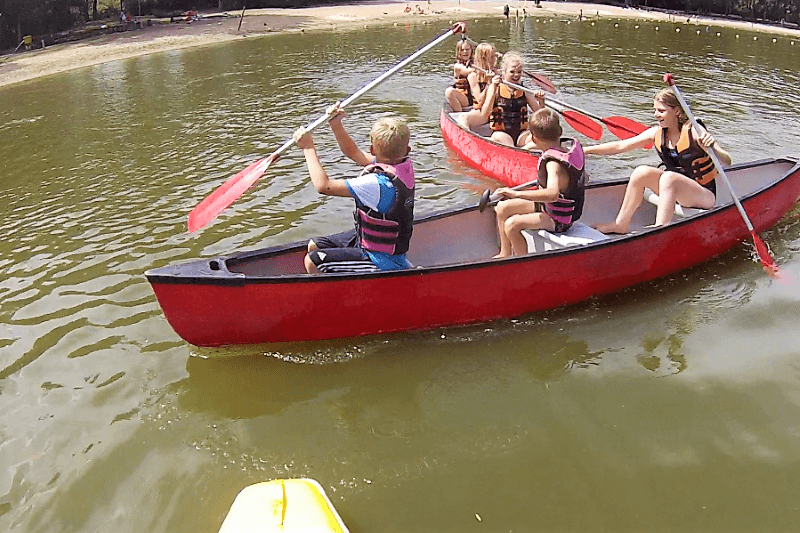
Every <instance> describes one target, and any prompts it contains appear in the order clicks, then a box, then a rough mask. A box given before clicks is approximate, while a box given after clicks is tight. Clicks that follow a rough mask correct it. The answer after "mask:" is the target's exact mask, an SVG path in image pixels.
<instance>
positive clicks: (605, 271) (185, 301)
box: [147, 160, 800, 346]
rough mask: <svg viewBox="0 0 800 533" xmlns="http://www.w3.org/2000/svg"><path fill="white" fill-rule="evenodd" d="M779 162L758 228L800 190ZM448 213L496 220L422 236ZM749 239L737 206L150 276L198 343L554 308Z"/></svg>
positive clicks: (278, 252) (754, 209)
mask: <svg viewBox="0 0 800 533" xmlns="http://www.w3.org/2000/svg"><path fill="white" fill-rule="evenodd" d="M764 164H765V163H762V162H756V163H752V164H749V165H751V166H750V167H748V166H747V165H744V166H742V167H741V170H740V173H741V174H742V180H743V181H744V180H746V179H747V178H748V177H749V176H753V179H756V178H757V176H758V172H759V171H760V168H761V167H760V166H759V165H764ZM780 164H781V165H782V166H781V167H780V169H778V171H777V172H778V174H779V176H778V178H776V180H775V183H772V184H770V185H769V186H767V187H762V186H761V185H755V187H756V188H757V190H754V191H753V192H752V193H750V194H749V195H748V196H747V197H746V198H744V197H743V198H744V200H743V205H744V207H745V209H746V210H747V212H748V214H749V215H750V218H751V220H752V222H753V225H754V227H755V228H756V230H757V231H763V230H764V229H767V228H769V227H771V226H772V225H774V224H775V223H776V222H777V221H778V220H779V219H780V218H781V216H783V215H784V214H785V213H786V212H788V211H789V210H790V209H792V208H793V207H794V206H795V203H796V201H797V198H798V196H800V167H799V166H798V165H797V164H796V162H795V161H793V160H782V162H780ZM773 172H775V171H773ZM730 174H731V175H732V176H733V175H736V174H737V171H736V170H731V172H730ZM605 187H608V188H611V187H615V188H618V187H622V188H623V189H624V183H622V184H619V183H617V184H608V185H606V184H601V185H597V186H594V190H595V191H598V194H599V193H602V192H603V190H604V188H605ZM758 188H760V189H758ZM598 203H599V200H598ZM587 205H591V204H589V203H588V202H587ZM616 205H617V206H618V205H619V204H616ZM479 217H480V218H479ZM487 217H488V219H487ZM449 219H453V220H459V221H460V222H459V224H460V225H461V226H462V227H466V228H468V229H467V230H466V231H474V232H475V236H476V237H475V242H476V243H477V242H478V241H479V240H480V239H479V238H478V237H477V236H478V235H479V234H488V233H489V232H490V231H491V228H492V227H493V226H492V225H493V224H494V221H493V215H492V214H491V213H483V214H482V215H479V214H478V213H477V211H476V209H475V208H466V209H461V210H455V211H452V212H448V213H444V214H439V215H435V216H432V217H428V218H426V219H423V220H421V221H419V224H418V226H415V239H417V237H418V235H417V233H418V232H417V229H416V228H417V227H419V228H420V233H421V235H423V236H424V235H425V227H426V225H430V226H431V227H434V226H435V224H436V223H444V222H446V221H447V220H449ZM473 220H474V221H477V222H470V221H473ZM587 223H590V221H587ZM432 233H440V232H439V231H436V232H432ZM749 237H750V235H749V232H748V231H747V229H746V227H745V225H744V224H743V222H742V219H741V217H740V215H739V213H738V211H737V210H736V208H735V206H733V205H732V204H731V205H725V206H720V207H718V208H715V209H713V210H711V211H708V212H706V213H704V214H702V215H699V216H695V217H691V218H687V219H685V220H681V221H676V222H675V223H673V224H671V225H669V226H666V227H663V228H655V229H647V230H644V231H641V232H637V233H635V234H633V235H630V236H625V237H620V238H614V239H610V240H608V241H604V242H602V243H595V244H591V245H586V246H579V247H574V248H567V249H563V250H555V251H550V252H544V253H540V254H535V255H526V256H519V257H513V258H509V259H505V260H491V259H488V258H489V257H491V253H490V252H488V251H487V252H483V251H481V253H482V254H484V255H482V256H481V257H483V258H486V259H480V260H472V261H464V262H459V263H455V264H435V265H433V266H424V267H418V268H414V269H409V270H404V271H398V272H381V273H376V274H360V275H323V276H308V275H303V274H300V273H284V274H282V275H263V276H251V275H244V274H241V273H239V274H236V273H233V274H232V273H231V272H229V271H228V270H227V268H225V267H220V265H221V264H223V265H224V264H225V263H230V264H232V265H233V264H236V263H237V261H241V262H242V263H244V262H245V259H246V258H245V259H242V258H238V259H237V258H236V257H237V256H231V258H234V259H233V260H232V259H231V258H215V259H213V260H211V261H199V262H195V263H190V264H189V267H190V268H188V269H187V266H186V265H177V266H173V267H164V268H161V269H155V270H152V271H150V272H148V273H147V276H148V279H149V281H150V283H151V284H152V286H153V290H154V292H155V294H156V297H157V298H158V301H159V304H160V305H161V308H162V309H163V310H164V313H165V315H166V317H167V320H168V321H169V323H170V324H171V325H172V327H173V328H174V329H175V331H176V332H177V333H178V334H179V335H180V336H181V337H183V338H184V339H185V340H186V341H188V342H190V343H191V344H195V345H200V346H217V345H223V344H254V343H267V342H284V341H301V340H302V341H312V340H323V339H332V338H344V337H357V336H362V335H373V334H378V333H388V332H398V331H409V330H419V329H428V328H434V327H438V326H452V325H458V324H469V323H475V322H482V321H489V320H493V319H499V318H508V317H516V316H520V315H523V314H526V313H530V312H535V311H541V310H546V309H552V308H555V307H559V306H563V305H567V304H572V303H577V302H581V301H584V300H586V299H588V298H591V297H592V296H597V295H602V294H607V293H611V292H615V291H618V290H620V289H623V288H626V287H629V286H632V285H635V284H638V283H642V282H646V281H650V280H653V279H656V278H659V277H662V276H665V275H668V274H671V273H673V272H677V271H679V270H682V269H686V268H688V267H691V266H693V265H696V264H698V263H701V262H703V261H706V260H708V259H710V258H712V257H715V256H717V255H719V254H722V253H724V252H726V251H727V250H729V249H730V248H731V247H733V246H735V245H736V244H737V243H739V242H741V241H743V240H747V239H749ZM487 238H488V237H487ZM491 238H492V239H494V238H496V235H494V234H492V235H491ZM422 239H423V240H424V237H423V238H422ZM476 246H478V244H476ZM456 247H457V245H454V248H456ZM487 250H488V249H487ZM495 250H496V248H495ZM259 254H260V256H263V258H264V259H263V260H264V261H275V259H270V257H281V258H283V259H281V260H282V261H284V262H297V264H298V268H299V265H300V264H301V258H302V255H303V248H302V244H301V243H297V244H295V245H289V246H286V247H282V248H276V249H272V250H264V251H256V252H250V253H249V254H245V255H246V256H247V257H255V256H259ZM243 257H244V256H243ZM287 258H290V259H287ZM415 264H417V265H419V264H420V263H418V262H416V261H415ZM209 265H212V266H213V265H216V267H215V268H216V269H214V268H209ZM232 270H233V269H232ZM385 302H391V303H392V305H391V310H389V311H386V312H382V311H381V310H382V309H384V307H385Z"/></svg>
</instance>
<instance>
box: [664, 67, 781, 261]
mask: <svg viewBox="0 0 800 533" xmlns="http://www.w3.org/2000/svg"><path fill="white" fill-rule="evenodd" d="M664 81H665V82H666V83H667V85H669V86H670V87H672V90H673V91H674V92H675V96H676V97H677V98H678V102H680V104H681V107H682V108H683V112H684V113H686V116H687V117H688V118H689V121H690V122H691V123H692V126H694V129H696V130H697V131H698V132H702V131H704V130H705V128H703V127H702V126H701V125H700V124H698V123H697V120H696V119H695V118H694V115H693V114H692V110H691V109H689V104H688V103H686V100H685V99H684V97H683V94H681V91H680V89H678V86H677V85H675V80H673V79H672V74H664ZM708 155H709V156H710V157H711V160H712V161H713V162H714V167H715V168H716V169H717V174H718V176H719V177H720V178H722V183H724V184H725V187H727V188H728V192H730V193H731V197H732V198H733V203H735V204H736V209H738V210H739V214H740V215H741V216H742V220H744V224H745V226H747V229H748V231H750V235H751V236H752V237H753V243H754V244H755V246H756V252H758V259H759V260H760V261H761V266H762V267H764V271H766V273H767V274H768V275H769V276H770V277H777V275H778V272H779V269H778V265H777V264H776V263H775V260H774V259H773V258H772V255H770V253H769V249H768V248H767V245H766V244H764V241H762V240H761V237H759V236H758V234H757V233H756V231H755V229H754V228H753V224H752V222H750V218H749V217H748V216H747V213H746V212H745V210H744V207H742V203H741V202H740V201H739V198H738V197H737V196H736V193H735V192H733V187H732V186H731V182H730V180H728V176H727V174H725V169H723V168H722V163H720V161H719V157H718V156H717V152H716V151H715V150H714V147H713V146H712V147H711V150H709V151H708Z"/></svg>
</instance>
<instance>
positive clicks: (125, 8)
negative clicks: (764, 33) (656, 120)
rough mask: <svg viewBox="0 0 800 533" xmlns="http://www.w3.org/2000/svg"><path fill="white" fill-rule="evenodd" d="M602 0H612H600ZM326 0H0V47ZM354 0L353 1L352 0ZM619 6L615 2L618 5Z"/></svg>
mask: <svg viewBox="0 0 800 533" xmlns="http://www.w3.org/2000/svg"><path fill="white" fill-rule="evenodd" d="M601 1H602V3H609V4H616V2H612V1H608V0H601ZM625 2H626V5H629V6H632V7H640V8H657V9H665V10H673V11H680V12H683V13H687V14H692V13H696V14H703V15H723V16H728V17H730V16H734V17H741V18H743V19H745V20H753V21H756V20H758V21H762V20H763V21H767V22H776V23H777V22H785V23H790V24H798V23H800V0H625ZM341 3H343V2H342V1H341V0H339V1H326V0H0V50H7V49H9V48H14V47H16V46H18V44H19V43H20V42H21V41H22V39H23V37H24V36H25V35H31V36H33V37H34V40H36V41H37V42H38V39H39V38H41V37H42V36H45V35H53V34H56V33H59V32H63V31H66V30H69V29H72V28H76V27H80V26H82V25H85V24H87V23H88V22H90V21H93V20H94V21H97V20H104V19H110V18H114V19H116V18H118V17H119V14H120V12H124V13H126V14H128V15H132V16H139V15H142V16H170V15H173V14H178V13H183V12H186V11H189V10H210V9H217V10H232V9H242V7H243V6H244V5H245V4H247V7H248V8H251V9H254V8H259V7H284V8H286V7H303V6H308V5H324V4H341ZM352 3H357V2H352ZM620 5H621V4H620Z"/></svg>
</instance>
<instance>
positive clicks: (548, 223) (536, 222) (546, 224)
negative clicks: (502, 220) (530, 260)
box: [505, 213, 556, 255]
mask: <svg viewBox="0 0 800 533" xmlns="http://www.w3.org/2000/svg"><path fill="white" fill-rule="evenodd" d="M555 227H556V225H555V223H554V222H553V219H552V218H550V216H548V215H547V213H528V214H524V215H514V216H511V217H509V218H508V219H507V220H506V228H505V229H506V235H508V239H509V240H510V241H511V248H512V249H513V250H514V254H515V255H525V254H527V253H528V241H526V240H525V237H524V236H523V235H522V230H524V229H546V230H548V231H553V230H554V229H555Z"/></svg>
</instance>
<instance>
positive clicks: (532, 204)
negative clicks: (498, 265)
mask: <svg viewBox="0 0 800 533" xmlns="http://www.w3.org/2000/svg"><path fill="white" fill-rule="evenodd" d="M529 129H530V133H531V143H530V146H526V148H535V149H537V150H541V151H542V155H541V157H540V158H539V168H538V183H537V186H536V188H535V189H532V190H531V189H529V190H522V191H518V190H514V189H511V188H508V187H503V188H500V189H497V190H496V191H495V194H497V195H500V196H502V197H503V199H502V200H501V201H500V202H499V203H498V204H497V206H495V212H496V213H497V230H498V233H499V234H500V253H498V254H497V255H496V256H494V257H495V258H501V257H509V256H511V254H512V253H514V254H516V255H524V254H526V253H528V245H527V242H526V240H525V237H524V236H523V235H522V230H524V229H544V230H547V231H552V232H554V233H563V232H565V231H567V230H568V229H569V228H570V226H572V224H573V223H574V222H576V221H577V220H578V219H579V218H580V217H581V214H582V213H583V202H584V191H585V188H586V168H585V164H584V156H583V148H582V147H581V143H580V142H579V141H578V140H577V139H573V138H567V137H561V133H562V130H561V123H560V122H559V120H558V115H557V114H556V113H555V112H554V111H551V110H549V109H539V110H538V111H536V112H535V113H533V115H532V116H531V120H530V123H529Z"/></svg>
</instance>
